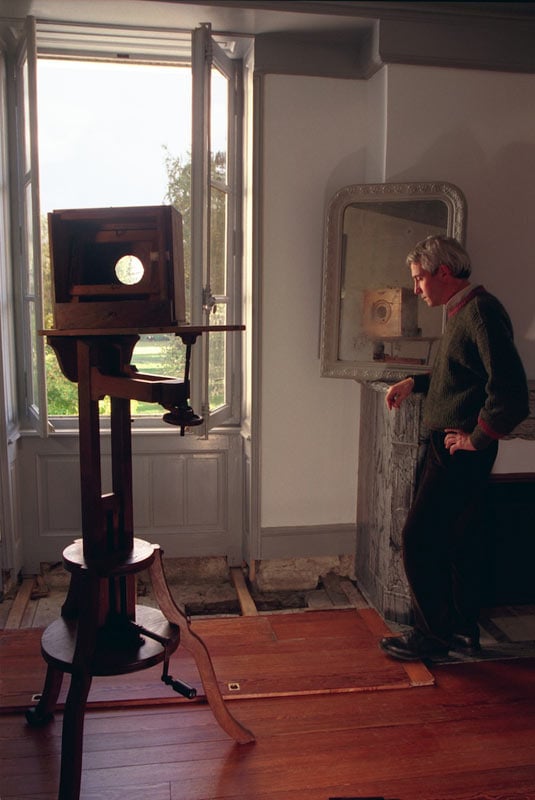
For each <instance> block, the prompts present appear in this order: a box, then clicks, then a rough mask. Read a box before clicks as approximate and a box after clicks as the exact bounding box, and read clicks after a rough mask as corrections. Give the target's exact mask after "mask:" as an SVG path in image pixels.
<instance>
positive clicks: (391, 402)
mask: <svg viewBox="0 0 535 800" xmlns="http://www.w3.org/2000/svg"><path fill="white" fill-rule="evenodd" d="M413 388H414V380H413V379H412V378H405V379H404V380H402V381H399V382H398V383H394V384H393V385H392V386H391V387H390V389H389V390H388V392H387V393H386V397H385V402H386V405H387V407H388V408H389V409H390V410H392V409H393V408H399V407H400V405H401V404H402V402H403V401H404V400H406V399H407V397H408V396H409V395H410V394H411V392H412V390H413Z"/></svg>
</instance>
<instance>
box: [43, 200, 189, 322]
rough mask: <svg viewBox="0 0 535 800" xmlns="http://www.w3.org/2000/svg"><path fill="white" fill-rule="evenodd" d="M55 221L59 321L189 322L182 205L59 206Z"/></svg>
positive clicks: (51, 229)
mask: <svg viewBox="0 0 535 800" xmlns="http://www.w3.org/2000/svg"><path fill="white" fill-rule="evenodd" d="M48 225H49V239H50V257H51V263H52V274H53V286H54V302H55V305H54V308H55V326H56V328H58V329H60V330H63V329H85V328H91V329H94V328H100V329H106V328H140V329H142V328H153V327H162V326H170V325H171V326H173V325H180V324H183V323H184V322H186V313H185V290H184V258H183V242H182V217H181V215H180V213H179V212H178V211H177V210H176V209H175V208H173V207H172V206H137V207H136V206H134V207H130V208H89V209H74V210H64V211H53V212H52V213H50V214H49V215H48Z"/></svg>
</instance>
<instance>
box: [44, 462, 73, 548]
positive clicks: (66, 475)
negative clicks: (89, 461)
mask: <svg viewBox="0 0 535 800" xmlns="http://www.w3.org/2000/svg"><path fill="white" fill-rule="evenodd" d="M37 459H38V465H39V466H38V492H39V510H40V517H41V521H40V526H39V527H40V531H41V535H42V536H55V535H57V534H58V533H70V534H72V535H73V536H79V535H80V534H81V530H82V519H81V513H80V502H81V500H80V472H79V470H80V466H79V463H80V462H79V460H78V455H77V454H76V455H72V456H69V455H61V456H57V455H52V454H50V455H44V456H42V455H39V456H38V457H37Z"/></svg>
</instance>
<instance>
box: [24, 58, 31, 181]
mask: <svg viewBox="0 0 535 800" xmlns="http://www.w3.org/2000/svg"><path fill="white" fill-rule="evenodd" d="M22 93H23V98H22V107H23V114H24V122H23V124H24V174H25V175H26V174H27V173H28V172H29V171H30V165H31V155H32V154H31V137H30V84H29V68H28V61H27V60H26V59H25V60H24V63H23V65H22Z"/></svg>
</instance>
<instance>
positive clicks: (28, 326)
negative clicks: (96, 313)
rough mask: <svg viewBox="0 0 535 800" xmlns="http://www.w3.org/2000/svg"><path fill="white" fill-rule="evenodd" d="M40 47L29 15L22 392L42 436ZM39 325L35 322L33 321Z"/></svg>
mask: <svg viewBox="0 0 535 800" xmlns="http://www.w3.org/2000/svg"><path fill="white" fill-rule="evenodd" d="M36 69H37V48H36V26H35V19H34V18H33V17H27V18H26V23H25V26H24V31H23V34H22V35H21V37H20V39H19V42H18V44H17V50H16V55H15V62H14V65H13V80H14V87H15V91H14V102H15V108H14V111H13V114H14V117H15V130H16V132H17V141H16V143H15V153H14V162H15V165H16V167H15V169H16V172H15V174H16V182H15V186H14V187H13V197H14V199H15V202H16V208H17V213H16V224H15V225H14V226H13V228H14V230H15V235H14V236H13V261H14V267H15V269H14V272H15V275H18V276H20V277H19V282H18V290H19V296H20V302H19V314H20V325H19V329H20V333H21V340H20V341H21V345H20V346H19V348H18V355H19V358H18V363H19V364H20V365H22V368H21V369H20V368H19V370H18V372H19V393H20V396H21V397H22V398H23V409H22V414H21V419H20V422H21V427H30V428H33V429H35V430H37V431H38V433H39V434H40V435H41V436H46V435H47V433H48V420H47V400H46V383H45V355H44V354H45V342H44V339H43V337H42V336H39V335H38V334H37V331H39V330H41V329H42V327H43V293H42V283H41V229H40V228H41V226H40V209H39V153H38V147H37V103H36V98H37V90H36ZM32 323H33V324H32Z"/></svg>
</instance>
